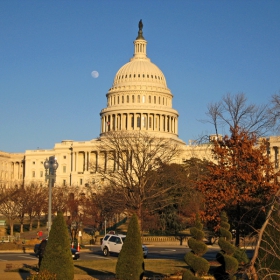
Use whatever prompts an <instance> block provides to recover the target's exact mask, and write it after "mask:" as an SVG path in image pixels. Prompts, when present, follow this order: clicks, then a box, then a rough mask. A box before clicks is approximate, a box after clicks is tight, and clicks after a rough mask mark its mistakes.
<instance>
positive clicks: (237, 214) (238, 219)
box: [235, 203, 240, 247]
mask: <svg viewBox="0 0 280 280" xmlns="http://www.w3.org/2000/svg"><path fill="white" fill-rule="evenodd" d="M236 216H237V226H236V237H235V246H236V247H239V246H240V226H239V222H240V205H239V203H238V204H237V206H236Z"/></svg>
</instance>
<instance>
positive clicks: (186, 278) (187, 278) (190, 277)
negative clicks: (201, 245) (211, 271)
mask: <svg viewBox="0 0 280 280" xmlns="http://www.w3.org/2000/svg"><path fill="white" fill-rule="evenodd" d="M182 280H201V278H200V277H196V276H194V274H193V273H192V272H191V271H190V270H185V271H184V272H183V275H182Z"/></svg>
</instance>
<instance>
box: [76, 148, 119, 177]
mask: <svg viewBox="0 0 280 280" xmlns="http://www.w3.org/2000/svg"><path fill="white" fill-rule="evenodd" d="M110 153H111V157H108V155H109V154H110ZM113 158H115V157H114V156H113V152H109V151H108V152H107V151H91V152H84V151H80V152H74V153H73V154H72V161H73V162H72V163H73V169H72V170H71V172H77V173H78V174H83V173H84V172H85V171H89V172H97V170H98V168H99V167H100V168H102V169H105V170H107V169H108V168H110V169H111V170H112V169H113V170H114V169H115V164H116V163H115V161H114V160H113Z"/></svg>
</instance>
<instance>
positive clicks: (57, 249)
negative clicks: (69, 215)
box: [40, 212, 74, 280]
mask: <svg viewBox="0 0 280 280" xmlns="http://www.w3.org/2000/svg"><path fill="white" fill-rule="evenodd" d="M44 271H48V272H50V273H52V274H55V275H56V279H57V280H66V279H67V280H72V279H74V264H73V259H72V254H71V250H70V237H69V233H68V230H67V226H66V222H65V220H64V217H63V214H62V213H61V212H59V213H58V215H57V217H56V218H55V219H54V221H53V224H52V227H51V231H50V234H49V238H48V243H47V246H46V249H45V252H44V257H43V260H42V264H41V267H40V273H41V272H42V273H44Z"/></svg>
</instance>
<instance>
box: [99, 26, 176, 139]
mask: <svg viewBox="0 0 280 280" xmlns="http://www.w3.org/2000/svg"><path fill="white" fill-rule="evenodd" d="M142 28H143V24H142V21H140V22H139V31H138V36H137V38H136V40H135V41H134V42H133V43H134V54H133V57H132V58H131V59H130V61H129V62H128V63H126V64H125V65H123V66H122V67H121V68H120V69H119V70H118V71H117V73H116V75H115V78H114V81H113V84H112V87H111V88H110V89H109V91H108V93H107V94H106V97H107V107H106V108H104V109H103V110H102V111H101V113H100V116H101V134H100V135H105V134H106V133H107V132H108V131H111V130H113V131H118V130H126V131H134V130H146V131H148V132H157V133H160V134H163V135H164V136H167V135H169V137H173V136H175V137H177V135H178V116H179V114H178V112H177V111H176V110H174V109H173V108H172V99H173V95H172V93H171V91H170V90H169V88H168V87H167V83H166V80H165V76H164V74H163V73H162V71H161V70H160V69H159V68H158V67H157V66H156V65H155V64H154V63H152V62H151V61H150V59H149V58H148V57H147V54H146V47H147V41H146V40H145V38H144V37H143V31H142Z"/></svg>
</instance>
